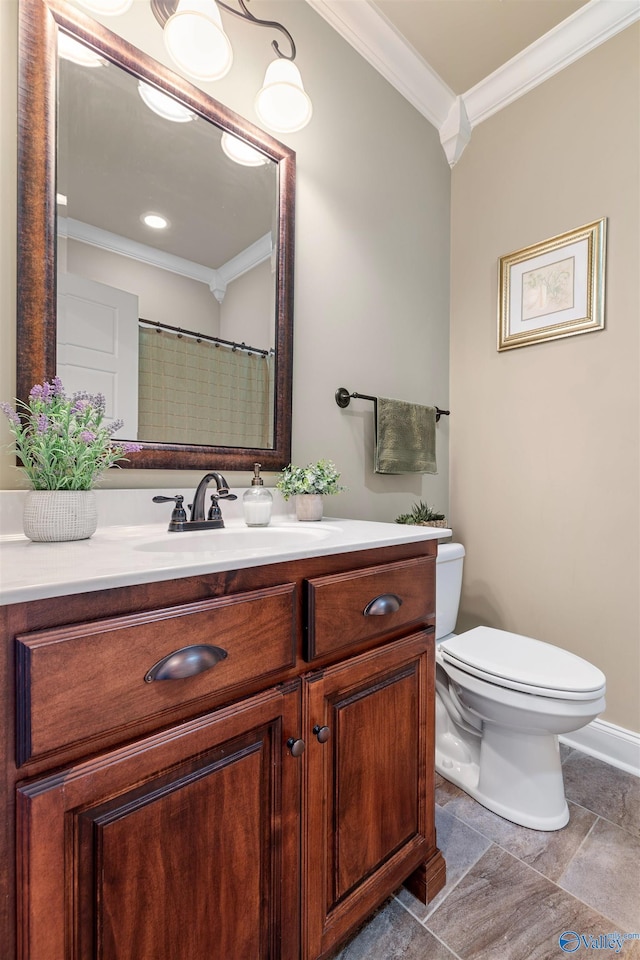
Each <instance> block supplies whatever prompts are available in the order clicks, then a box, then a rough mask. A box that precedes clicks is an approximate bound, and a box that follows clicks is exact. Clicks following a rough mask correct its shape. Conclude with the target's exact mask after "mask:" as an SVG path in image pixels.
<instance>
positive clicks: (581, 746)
mask: <svg viewBox="0 0 640 960" xmlns="http://www.w3.org/2000/svg"><path fill="white" fill-rule="evenodd" d="M559 739H560V742H561V743H565V744H566V745H567V746H568V747H575V748H576V750H581V751H582V753H588V754H589V756H592V757H596V758H597V759H598V760H604V762H605V763H610V764H611V766H612V767H618V768H619V769H620V770H626V771H627V773H633V774H634V775H635V776H636V777H640V733H634V732H633V731H632V730H625V729H624V727H617V726H616V725H615V723H608V722H607V721H606V720H593V721H592V722H591V723H589V724H587V726H586V727H583V728H582V730H576V731H575V733H571V734H569V736H563V737H560V738H559Z"/></svg>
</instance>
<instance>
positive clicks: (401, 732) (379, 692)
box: [303, 631, 435, 958]
mask: <svg viewBox="0 0 640 960" xmlns="http://www.w3.org/2000/svg"><path fill="white" fill-rule="evenodd" d="M432 671H433V640H432V637H431V635H430V633H429V632H427V631H421V632H420V633H417V634H413V635H411V636H410V637H407V638H406V639H404V640H400V641H397V642H395V643H393V644H390V645H389V646H388V647H383V648H381V649H378V650H375V651H373V652H371V653H367V654H364V655H362V656H359V657H355V658H353V659H351V660H348V661H347V662H346V663H343V664H341V665H339V666H336V667H331V668H329V669H327V670H324V671H319V672H318V674H317V675H315V676H314V675H310V676H309V677H308V678H307V681H306V684H305V687H304V688H303V703H304V708H303V728H304V729H305V730H306V738H305V739H306V740H307V744H308V747H307V753H306V757H307V763H306V776H307V784H306V788H305V794H304V795H305V797H306V807H305V822H306V831H305V845H304V863H303V877H304V883H305V897H304V902H305V911H306V913H307V914H308V916H307V920H306V923H305V924H304V926H305V930H304V941H305V942H304V949H305V953H304V956H305V957H306V958H314V957H318V956H321V955H322V956H323V955H324V954H325V953H326V952H327V951H328V950H330V948H331V947H333V946H334V945H335V944H336V943H337V942H339V941H340V940H341V939H343V938H344V936H345V935H346V934H347V933H348V931H349V930H350V929H352V928H354V927H355V926H356V925H357V924H358V923H359V922H360V921H362V920H363V919H364V918H365V917H366V916H367V914H368V913H370V911H371V910H372V909H374V908H375V907H376V906H377V905H378V904H379V903H380V902H381V901H382V900H384V898H385V897H386V896H388V895H389V894H391V893H392V892H393V891H394V890H395V889H396V888H397V887H398V886H400V884H401V883H402V881H403V880H405V878H407V877H408V875H409V874H410V873H412V871H414V870H415V869H416V868H417V867H418V866H419V865H420V864H421V863H423V862H425V861H427V860H428V859H429V858H430V857H432V855H433V853H434V849H435V829H434V800H433V796H434V794H433V790H434V779H433V778H434V774H433V762H432V753H433V742H432V738H433V722H434V717H433V710H434V706H433V678H432ZM313 731H315V733H314V732H313ZM321 741H324V742H321Z"/></svg>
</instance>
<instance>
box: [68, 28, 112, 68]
mask: <svg viewBox="0 0 640 960" xmlns="http://www.w3.org/2000/svg"><path fill="white" fill-rule="evenodd" d="M58 53H59V55H60V56H61V57H62V59H63V60H70V61H71V63H77V64H79V66H81V67H105V66H106V65H107V61H106V60H104V59H103V58H102V57H100V56H98V54H97V53H95V52H94V51H93V50H90V49H89V47H85V45H84V43H80V41H79V40H75V39H74V38H73V37H70V36H69V34H68V33H63V32H62V31H60V32H59V33H58Z"/></svg>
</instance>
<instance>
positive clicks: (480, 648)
mask: <svg viewBox="0 0 640 960" xmlns="http://www.w3.org/2000/svg"><path fill="white" fill-rule="evenodd" d="M464 556H465V551H464V547H463V546H462V545H461V544H459V543H444V544H440V545H439V547H438V558H437V567H436V770H437V772H438V773H439V774H441V776H443V777H444V778H445V779H446V780H449V781H450V782H451V783H454V784H455V785H456V786H458V787H460V788H461V789H462V790H464V791H465V792H466V793H468V794H469V795H470V796H472V797H473V798H474V799H475V800H477V801H478V803H481V804H482V805H483V806H485V807H487V808H488V809H489V810H493V811H494V813H497V814H499V815H500V816H501V817H504V818H505V819H506V820H511V821H512V822H513V823H518V824H520V825H521V826H523V827H530V828H531V829H533V830H559V829H560V828H561V827H564V825H565V824H566V823H567V821H568V820H569V809H568V807H567V801H566V799H565V795H564V783H563V779H562V768H561V764H560V750H559V746H558V735H559V734H564V733H569V732H570V731H571V730H579V729H580V727H583V726H585V725H586V724H587V723H589V722H590V721H591V720H594V719H595V718H596V717H597V716H598V714H599V713H601V712H602V711H603V710H604V708H605V699H604V695H605V685H606V678H605V676H604V674H603V673H602V672H601V671H600V670H598V668H597V667H595V666H593V664H591V663H589V662H588V661H586V660H583V659H582V658H581V657H577V656H575V655H574V654H573V653H569V652H568V651H567V650H562V649H561V648H559V647H555V646H553V645H552V644H549V643H543V642H542V641H540V640H533V639H532V638H531V637H523V636H520V635H518V634H515V633H507V632H506V631H504V630H495V629H493V628H491V627H476V628H475V629H473V630H469V631H467V632H466V633H462V634H458V635H456V634H455V633H453V632H452V631H453V629H454V628H455V624H456V619H457V616H458V606H459V603H460V591H461V588H462V567H463V562H464Z"/></svg>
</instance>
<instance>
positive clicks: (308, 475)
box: [276, 460, 346, 500]
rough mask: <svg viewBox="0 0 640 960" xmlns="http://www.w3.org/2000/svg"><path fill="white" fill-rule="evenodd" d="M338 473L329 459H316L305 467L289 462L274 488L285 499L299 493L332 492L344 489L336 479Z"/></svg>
mask: <svg viewBox="0 0 640 960" xmlns="http://www.w3.org/2000/svg"><path fill="white" fill-rule="evenodd" d="M339 480H340V474H339V472H338V469H337V467H336V465H335V463H332V461H331V460H318V462H317V463H308V464H307V466H306V467H296V466H294V465H293V464H292V463H290V464H289V465H288V466H287V467H285V468H284V470H283V471H282V473H281V474H280V476H279V477H278V480H277V482H276V488H277V489H278V490H279V491H280V492H281V494H282V496H283V497H284V499H285V500H288V499H289V497H294V496H296V495H297V494H299V493H322V494H333V493H340V491H341V490H345V489H346V488H345V487H343V486H342V485H341V484H340V483H339V482H338V481H339Z"/></svg>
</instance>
